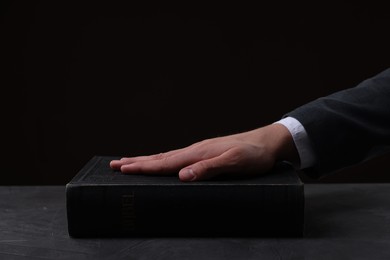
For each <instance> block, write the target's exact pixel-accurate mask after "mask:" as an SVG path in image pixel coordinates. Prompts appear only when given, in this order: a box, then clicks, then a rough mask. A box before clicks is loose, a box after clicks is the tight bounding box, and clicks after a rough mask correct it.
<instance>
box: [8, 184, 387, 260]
mask: <svg viewBox="0 0 390 260" xmlns="http://www.w3.org/2000/svg"><path fill="white" fill-rule="evenodd" d="M305 199H306V205H305V207H306V210H305V218H306V224H305V230H306V234H305V236H304V237H302V238H262V237H249V238H248V237H215V238H199V237H197V238H196V237H180V238H169V237H167V238H161V237H160V238H157V237H155V238H153V237H149V238H111V239H109V238H106V239H99V238H96V239H73V238H70V237H69V236H68V233H67V222H66V210H65V187H64V186H21V187H19V186H11V187H6V186H3V187H0V229H1V230H0V259H73V260H75V259H197V260H198V259H213V260H214V259H318V260H319V259H390V184H306V185H305ZM286 218H288V216H286Z"/></svg>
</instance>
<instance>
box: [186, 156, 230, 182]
mask: <svg viewBox="0 0 390 260" xmlns="http://www.w3.org/2000/svg"><path fill="white" fill-rule="evenodd" d="M233 152H234V151H233ZM233 152H232V151H231V150H229V151H226V152H225V153H223V154H221V155H220V156H217V157H213V158H210V159H207V160H202V161H199V162H196V163H194V164H192V165H190V166H187V167H185V168H184V169H182V170H181V171H180V172H179V178H180V180H181V181H198V180H206V179H211V178H213V177H215V176H217V175H218V174H222V173H228V172H232V171H234V170H235V169H236V168H237V165H238V161H237V160H235V158H234V157H232V153H233Z"/></svg>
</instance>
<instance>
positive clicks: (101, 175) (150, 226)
mask: <svg viewBox="0 0 390 260" xmlns="http://www.w3.org/2000/svg"><path fill="white" fill-rule="evenodd" d="M112 159H117V158H115V157H107V156H95V157H93V158H92V159H91V160H90V161H89V162H88V163H87V164H86V165H85V166H84V167H83V168H82V169H81V170H80V172H79V173H78V174H77V175H76V176H75V177H74V178H73V179H72V180H71V181H70V182H69V183H68V184H67V185H66V206H67V218H68V231H69V234H70V236H72V237H103V236H111V237H113V236H114V237H118V236H237V235H238V236H302V235H303V227H304V190H303V183H302V182H301V180H300V179H299V176H298V174H297V172H296V171H295V170H294V169H293V168H292V167H291V166H290V165H288V164H285V163H280V164H278V165H277V166H276V167H275V168H274V169H273V170H272V171H270V172H269V173H267V174H263V175H259V176H256V177H251V178H249V177H248V178H240V179H237V178H223V177H222V178H216V179H213V180H207V181H198V182H181V181H180V180H179V178H178V176H177V175H175V176H157V175H154V176H150V175H148V176H147V175H133V174H132V175H128V174H127V175H126V174H122V173H121V172H119V171H114V170H112V169H111V168H110V167H109V162H110V161H111V160H112Z"/></svg>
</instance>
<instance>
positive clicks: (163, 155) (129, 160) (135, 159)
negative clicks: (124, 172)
mask: <svg viewBox="0 0 390 260" xmlns="http://www.w3.org/2000/svg"><path fill="white" fill-rule="evenodd" d="M184 149H185V148H182V149H177V150H172V151H169V152H166V153H159V154H153V155H147V156H137V157H124V158H121V159H120V160H112V161H111V162H110V167H111V168H112V169H114V170H120V169H121V167H122V166H123V165H126V164H131V163H135V162H139V161H149V160H161V159H164V158H166V157H168V156H172V155H174V154H177V153H179V152H181V151H183V150H184Z"/></svg>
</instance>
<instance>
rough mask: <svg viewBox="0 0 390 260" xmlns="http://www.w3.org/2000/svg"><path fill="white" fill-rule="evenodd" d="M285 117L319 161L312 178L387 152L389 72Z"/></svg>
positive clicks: (389, 148)
mask: <svg viewBox="0 0 390 260" xmlns="http://www.w3.org/2000/svg"><path fill="white" fill-rule="evenodd" d="M285 116H291V117H294V118H296V119H297V120H298V121H300V122H301V124H302V125H303V126H304V127H305V129H306V131H307V133H308V136H309V138H310V140H311V142H312V144H313V148H314V151H315V153H316V156H317V159H318V161H317V164H316V165H315V166H314V167H313V168H312V169H308V170H307V172H306V173H307V174H308V175H310V176H312V177H314V178H320V177H321V176H324V175H326V174H328V173H331V172H333V171H335V170H338V169H341V168H344V167H347V166H351V165H354V164H358V163H360V162H363V161H365V160H367V159H369V158H371V157H373V156H377V155H379V154H382V153H385V152H389V151H390V69H387V70H385V71H383V72H381V73H380V74H378V75H376V76H374V77H372V78H370V79H367V80H365V81H363V82H362V83H360V84H359V85H358V86H356V87H354V88H350V89H346V90H342V91H339V92H336V93H334V94H331V95H329V96H326V97H322V98H319V99H316V100H314V101H312V102H310V103H308V104H305V105H303V106H301V107H298V108H297V109H295V110H293V111H292V112H290V113H288V114H286V115H285Z"/></svg>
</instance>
